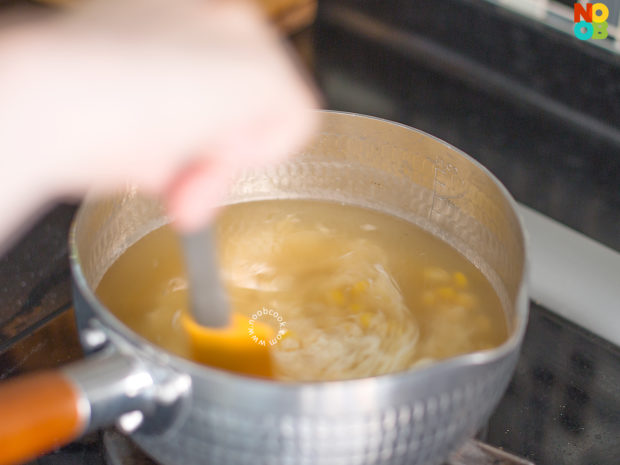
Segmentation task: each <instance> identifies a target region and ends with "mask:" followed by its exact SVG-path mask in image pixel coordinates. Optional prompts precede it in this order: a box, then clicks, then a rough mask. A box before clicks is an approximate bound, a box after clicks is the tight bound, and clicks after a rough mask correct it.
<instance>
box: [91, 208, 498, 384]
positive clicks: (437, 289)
mask: <svg viewBox="0 0 620 465" xmlns="http://www.w3.org/2000/svg"><path fill="white" fill-rule="evenodd" d="M216 227H217V234H218V253H219V259H220V262H221V270H222V273H223V277H224V280H225V284H226V287H227V289H228V292H229V294H230V299H231V304H232V307H233V309H234V310H235V312H238V313H240V314H242V315H245V316H246V317H247V318H248V319H253V318H256V319H257V320H260V321H261V323H264V324H268V325H272V326H273V327H274V331H276V332H277V337H274V338H273V339H270V340H267V341H264V340H258V339H257V338H256V337H255V336H254V339H255V341H254V342H255V343H257V344H263V345H267V347H268V349H269V355H270V357H271V360H272V365H273V377H274V378H275V379H279V380H296V381H318V380H341V379H351V378H361V377H367V376H375V375H380V374H385V373H392V372H397V371H401V370H405V369H408V368H411V367H414V366H420V365H424V364H428V363H432V362H433V361H436V360H440V359H445V358H448V357H452V356H455V355H459V354H464V353H468V352H474V351H478V350H484V349H489V348H492V347H496V346H498V345H499V344H501V343H502V342H504V341H505V340H506V338H507V326H506V320H505V316H504V312H503V309H502V306H501V303H500V300H499V298H498V297H497V294H496V293H495V291H494V289H493V287H492V286H491V284H490V283H489V281H488V280H487V279H486V278H485V277H484V276H483V274H482V273H481V272H480V271H479V270H478V269H477V268H476V267H475V266H474V265H473V264H471V263H470V262H469V261H468V260H467V259H466V258H465V257H463V256H462V255H461V254H460V253H458V252H457V251H456V250H455V249H453V248H452V247H450V246H449V245H447V244H446V243H445V242H443V241H442V240H440V239H438V238H437V237H435V236H433V235H432V234H430V233H428V232H426V231H424V230H422V229H421V228H419V227H417V226H415V225H413V224H411V223H409V222H407V221H404V220H402V219H399V218H396V217H394V216H390V215H386V214H383V213H379V212H377V211H374V210H370V209H366V208H361V207H353V206H348V205H347V206H345V205H341V204H336V203H329V202H321V201H310V200H268V201H260V202H248V203H241V204H236V205H231V206H228V207H226V208H224V209H223V210H222V212H221V214H220V215H219V217H218V220H217V225H216ZM187 286H188V285H187V279H186V276H185V270H184V265H183V259H182V253H181V250H180V245H179V243H178V240H177V237H176V235H175V233H174V231H173V230H172V229H171V228H170V227H169V226H163V227H161V228H159V229H156V230H154V231H152V232H150V233H149V234H147V235H146V236H144V237H143V238H142V239H140V240H139V241H137V242H136V243H135V244H134V245H132V246H131V247H129V248H128V249H127V251H125V252H124V253H123V254H122V255H121V256H120V257H119V258H118V259H117V261H116V262H115V263H113V264H112V266H111V267H110V268H109V269H108V271H107V272H106V274H105V275H104V277H103V278H102V280H101V282H100V284H99V286H98V289H97V294H98V296H99V298H100V299H101V301H102V302H103V303H104V304H105V305H106V306H107V307H108V308H109V309H110V311H111V312H112V313H114V314H115V315H116V316H117V317H118V318H119V319H120V320H121V321H123V322H124V323H125V324H126V325H127V326H128V327H130V328H131V329H133V330H134V331H135V332H137V333H139V334H141V335H142V336H143V337H145V338H146V339H148V340H150V341H152V342H154V343H155V344H157V345H159V346H161V347H163V348H164V349H167V350H169V351H171V352H173V353H175V354H178V355H180V356H183V357H186V358H191V350H190V347H189V343H188V336H187V334H186V333H185V331H184V329H183V326H182V324H181V316H182V315H183V312H187V307H188V295H187ZM248 337H252V335H250V334H248Z"/></svg>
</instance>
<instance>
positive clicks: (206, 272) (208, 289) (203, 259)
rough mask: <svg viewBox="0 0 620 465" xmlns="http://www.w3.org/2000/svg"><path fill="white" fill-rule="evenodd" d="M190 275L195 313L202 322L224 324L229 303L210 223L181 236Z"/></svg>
mask: <svg viewBox="0 0 620 465" xmlns="http://www.w3.org/2000/svg"><path fill="white" fill-rule="evenodd" d="M181 240H182V243H183V252H184V255H185V266H186V267H187V275H188V279H189V297H190V306H191V311H192V315H193V316H194V319H195V320H196V322H197V323H199V324H201V325H202V326H209V327H212V328H221V327H223V326H226V325H228V323H229V321H230V304H229V300H228V295H227V293H226V291H225V289H224V286H223V284H222V280H221V278H220V272H219V262H218V260H217V253H216V248H215V233H214V230H213V228H212V227H211V226H208V227H205V228H202V229H201V230H199V231H198V232H196V233H192V234H184V235H183V236H182V238H181Z"/></svg>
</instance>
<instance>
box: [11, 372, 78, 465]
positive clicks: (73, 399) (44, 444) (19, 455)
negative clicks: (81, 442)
mask: <svg viewBox="0 0 620 465" xmlns="http://www.w3.org/2000/svg"><path fill="white" fill-rule="evenodd" d="M80 397H81V396H80V392H79V391H77V390H76V387H75V386H74V385H73V383H72V382H71V381H70V380H69V379H68V378H67V377H65V376H64V375H63V374H62V373H59V372H43V373H37V374H33V375H25V376H22V377H20V378H17V379H15V380H11V381H7V382H4V383H2V384H0V412H2V413H1V414H0V417H1V419H2V420H1V421H0V465H9V464H14V463H19V462H22V461H24V460H27V459H29V458H32V457H34V456H36V455H39V454H41V453H43V452H46V451H48V450H51V449H54V448H56V447H58V446H60V445H62V444H64V443H67V442H69V441H71V440H72V439H75V438H76V437H78V436H79V435H80V434H81V433H82V432H83V431H84V429H85V426H86V416H85V412H83V411H81V410H83V409H81V408H80V407H81V405H80Z"/></svg>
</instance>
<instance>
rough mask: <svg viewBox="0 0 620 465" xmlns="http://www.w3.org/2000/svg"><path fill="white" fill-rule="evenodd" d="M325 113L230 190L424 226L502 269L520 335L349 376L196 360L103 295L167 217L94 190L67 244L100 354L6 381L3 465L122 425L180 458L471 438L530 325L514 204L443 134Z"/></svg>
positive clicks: (442, 446) (368, 452)
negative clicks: (108, 275) (331, 378)
mask: <svg viewBox="0 0 620 465" xmlns="http://www.w3.org/2000/svg"><path fill="white" fill-rule="evenodd" d="M323 119H324V121H323V127H322V130H321V132H320V134H319V136H318V137H317V138H316V140H315V141H314V142H313V143H312V144H311V145H310V146H309V147H308V148H307V149H306V150H305V151H304V152H303V153H301V154H299V156H297V157H296V158H294V159H292V160H290V161H288V162H286V163H284V164H282V165H279V166H276V167H270V168H267V169H260V170H253V171H249V172H247V173H244V174H243V175H242V176H241V177H240V178H239V179H237V180H236V181H235V183H234V185H233V187H232V189H231V191H230V195H229V198H228V200H227V201H228V202H230V203H235V202H244V201H252V200H260V199H273V198H304V199H308V198H309V199H323V200H332V201H339V202H344V203H348V204H354V205H361V206H366V207H371V208H374V209H376V210H379V211H382V212H387V213H390V214H393V215H396V216H398V217H402V218H404V219H406V220H409V221H411V222H413V223H416V224H417V225H419V226H421V227H422V228H425V229H427V230H428V231H430V232H432V233H433V234H436V235H437V236H439V237H441V238H442V239H443V240H445V241H447V242H448V243H449V244H451V245H452V246H453V247H455V248H456V249H457V250H459V251H460V252H461V253H463V254H464V255H465V256H466V257H467V258H468V259H469V260H470V261H471V262H472V263H474V264H475V265H476V266H477V267H478V268H479V269H480V270H481V271H482V272H483V273H484V274H485V275H486V277H487V278H488V279H489V280H490V282H491V283H492V284H493V286H494V287H495V290H496V291H497V293H498V295H499V297H500V299H501V301H502V303H503V305H504V308H505V313H506V320H507V322H508V326H509V334H510V335H509V338H508V340H507V341H506V342H505V343H504V344H502V345H501V346H500V347H498V348H496V349H492V350H487V351H484V352H477V353H472V354H468V355H463V356H459V357H455V358H451V359H448V360H445V361H441V362H438V363H435V364H433V365H430V366H427V367H424V368H418V369H412V370H409V371H406V372H401V373H396V374H391V375H383V376H377V377H373V378H366V379H358V380H350V381H339V382H304V383H289V382H286V383H285V382H276V381H269V380H262V379H257V378H248V377H243V376H240V375H235V374H232V373H227V372H224V371H220V370H217V369H211V368H209V367H206V366H202V365H198V364H196V363H193V362H191V361H189V360H185V359H182V358H179V357H177V356H174V355H172V354H170V353H168V352H166V351H164V350H162V349H160V348H159V347H157V346H156V345H154V344H152V343H150V342H148V341H146V340H145V339H143V338H141V337H140V336H138V335H136V334H135V333H134V332H132V331H131V330H130V329H129V328H127V327H126V326H124V325H123V324H122V323H121V322H120V321H119V320H118V319H116V318H115V317H114V316H113V315H112V314H111V313H110V312H109V311H108V310H107V309H106V308H105V307H104V306H103V305H102V303H101V302H100V301H99V300H98V299H97V297H96V296H95V293H94V289H95V288H96V287H97V285H98V283H99V281H100V279H101V277H102V276H103V274H104V273H105V271H106V270H107V269H108V268H109V266H110V265H111V264H112V263H113V262H114V261H115V259H116V258H117V257H118V256H119V255H120V254H122V253H123V251H124V250H126V249H127V247H129V246H130V245H132V244H133V243H134V242H136V241H137V240H138V239H140V238H141V237H142V236H144V235H145V234H147V233H148V232H150V231H152V230H153V229H155V228H157V227H159V226H161V225H163V224H165V223H166V222H167V219H166V217H165V215H164V214H163V212H162V210H161V207H160V206H159V205H158V204H157V203H155V202H154V201H151V200H147V199H145V198H143V197H141V196H140V195H138V193H137V192H135V191H134V190H132V189H128V190H126V191H124V192H121V193H119V194H118V195H116V196H113V197H109V198H105V199H101V198H89V199H87V200H86V201H85V202H84V203H83V205H82V206H81V208H80V210H79V212H78V214H77V216H76V219H75V222H74V224H73V227H72V230H71V238H70V242H71V244H70V245H71V267H72V271H73V282H74V297H75V310H76V315H77V319H78V326H79V328H80V334H81V339H82V342H83V345H84V347H85V349H86V351H87V352H88V353H89V354H90V355H89V356H88V357H87V358H86V360H84V361H83V362H80V363H77V364H74V365H71V366H67V367H65V368H63V369H60V370H58V371H57V372H52V373H47V374H42V375H34V376H30V377H23V378H20V379H17V380H14V381H10V382H7V383H4V384H3V385H0V418H1V420H0V423H1V424H2V425H4V426H0V463H3V464H6V463H11V462H12V461H19V460H23V459H24V458H25V457H26V455H25V454H32V453H39V452H42V451H44V450H45V449H46V448H49V447H51V446H54V445H56V444H61V443H63V442H68V441H70V440H71V439H72V438H74V437H75V436H77V435H80V434H82V433H84V432H86V431H92V430H95V429H97V428H101V427H104V426H108V425H111V424H114V423H116V424H117V425H118V426H119V428H120V429H121V430H122V431H124V432H125V433H127V434H129V435H131V438H132V439H133V441H135V442H136V443H137V444H138V445H139V446H140V447H141V448H142V449H143V450H144V451H145V452H147V453H148V454H149V455H151V456H152V457H153V458H154V459H156V460H157V461H159V462H161V463H162V464H168V465H176V464H180V463H183V464H187V465H198V464H204V463H209V464H248V465H249V464H251V465H259V464H266V465H267V464H268V465H277V464H282V465H284V464H291V465H292V464H308V465H322V464H360V465H362V464H365V465H367V464H407V465H414V464H424V465H428V464H437V463H440V462H441V461H442V460H443V459H445V457H446V456H447V455H448V454H449V453H450V451H452V450H454V449H455V448H457V447H458V446H459V445H461V444H462V443H463V442H464V441H466V440H467V439H468V438H470V437H472V436H473V435H474V434H475V432H476V431H477V429H478V428H479V427H480V426H481V425H482V424H483V423H484V422H485V421H486V419H487V418H488V416H489V415H490V413H491V411H492V410H493V408H494V407H495V405H496V404H497V402H498V400H499V399H500V397H501V395H502V393H503V392H504V390H505V388H506V385H507V383H508V381H509V379H510V377H511V374H512V372H513V369H514V366H515V362H516V359H517V356H518V351H519V347H520V345H521V341H522V338H523V333H524V330H525V325H526V320H527V308H528V302H527V294H526V288H525V278H526V274H527V264H526V254H525V244H524V233H523V227H522V224H521V222H520V220H519V217H518V215H517V213H516V208H515V202H514V200H513V199H512V198H511V197H510V195H509V194H508V192H507V191H506V189H505V188H504V187H503V186H502V185H501V184H500V183H499V182H498V181H497V180H496V179H495V178H494V177H493V176H492V175H491V174H490V173H489V172H488V171H487V170H486V169H485V168H483V167H482V166H481V165H479V164H478V163H477V162H475V161H474V160H473V159H471V158H470V157H468V156H467V155H465V154H463V153H462V152H460V151H458V150H456V149H455V148H453V147H451V146H449V145H447V144H445V143H444V142H442V141H440V140H438V139H436V138H434V137H432V136H429V135H427V134H424V133H422V132H420V131H417V130H414V129H411V128H408V127H406V126H402V125H399V124H394V123H390V122H388V121H384V120H380V119H376V118H370V117H365V116H360V115H353V114H344V113H331V112H325V113H324V114H323ZM59 343H62V341H59ZM7 425H8V426H7Z"/></svg>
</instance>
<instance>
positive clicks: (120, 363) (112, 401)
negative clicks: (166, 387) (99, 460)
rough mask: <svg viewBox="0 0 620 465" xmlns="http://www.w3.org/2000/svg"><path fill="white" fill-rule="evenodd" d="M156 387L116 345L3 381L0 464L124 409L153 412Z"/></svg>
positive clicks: (96, 424) (62, 441)
mask: <svg viewBox="0 0 620 465" xmlns="http://www.w3.org/2000/svg"><path fill="white" fill-rule="evenodd" d="M154 388H155V383H154V382H153V378H152V377H151V375H150V373H149V372H148V371H147V370H146V368H145V367H144V366H143V364H142V363H140V362H139V361H138V360H137V359H136V358H135V357H133V356H130V355H124V354H121V353H119V352H117V351H114V350H104V351H101V352H99V353H97V354H95V355H93V356H91V357H89V358H87V359H85V360H82V361H79V362H77V363H74V364H71V365H67V366H66V367H64V368H62V369H59V370H57V371H49V372H41V373H35V374H32V375H24V376H20V377H17V378H15V379H12V380H9V381H5V382H3V383H0V465H14V464H18V463H21V462H24V461H26V460H29V459H32V458H33V457H36V456H37V455H39V454H42V453H44V452H48V451H50V450H53V449H55V448H56V447H59V446H62V445H63V444H66V443H68V442H70V441H71V440H73V439H75V438H77V437H78V436H80V435H82V434H83V433H86V432H90V431H94V430H96V429H98V428H101V427H105V426H109V425H111V424H113V423H114V422H115V421H117V420H118V419H119V417H120V418H121V419H122V415H123V414H124V413H127V412H137V414H138V415H139V416H141V415H142V414H143V413H150V412H151V411H152V410H153V409H154V399H153V396H152V392H153V390H154ZM132 418H133V419H134V424H135V418H136V415H133V416H132ZM135 426H136V427H137V426H139V422H138V424H136V425H135Z"/></svg>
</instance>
